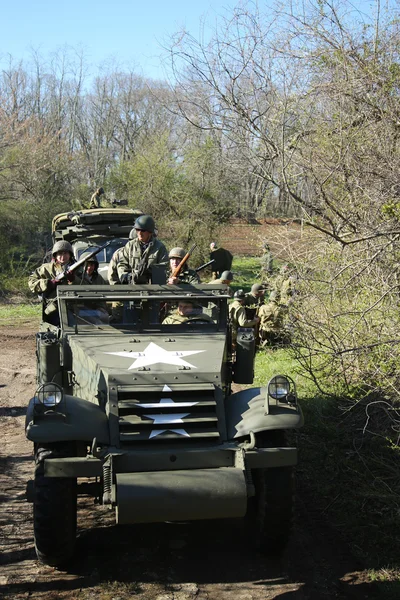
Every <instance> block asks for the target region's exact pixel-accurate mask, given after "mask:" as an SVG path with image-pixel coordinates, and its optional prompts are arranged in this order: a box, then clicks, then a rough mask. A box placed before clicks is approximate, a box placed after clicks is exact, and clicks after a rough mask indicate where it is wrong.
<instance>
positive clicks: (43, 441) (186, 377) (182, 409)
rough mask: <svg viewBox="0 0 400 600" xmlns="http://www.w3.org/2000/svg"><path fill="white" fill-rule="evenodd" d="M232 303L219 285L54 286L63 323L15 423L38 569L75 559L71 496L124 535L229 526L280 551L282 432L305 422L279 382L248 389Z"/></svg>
mask: <svg viewBox="0 0 400 600" xmlns="http://www.w3.org/2000/svg"><path fill="white" fill-rule="evenodd" d="M229 298H230V295H229V289H228V287H227V286H225V285H221V284H214V285H213V284H208V285H195V286H191V285H176V286H174V285H155V284H148V285H115V286H68V285H66V286H63V285H60V286H58V306H59V313H60V320H61V325H60V327H54V326H52V325H49V324H47V323H42V325H41V328H40V331H39V332H38V334H37V337H36V341H37V357H38V365H37V386H38V387H37V390H36V393H35V395H34V397H33V398H32V399H31V401H30V403H29V407H28V411H27V417H26V435H27V437H28V439H29V440H30V441H32V442H33V444H34V453H35V476H34V480H32V481H31V482H29V483H28V487H27V497H28V500H29V501H30V502H32V503H33V521H34V539H35V548H36V552H37V556H38V558H39V559H40V560H41V561H42V562H44V563H47V564H49V565H53V566H60V565H63V564H64V563H65V562H67V561H68V560H69V559H70V558H71V557H72V556H73V553H74V546H75V537H76V522H77V496H78V495H80V494H83V495H90V496H92V497H93V499H94V504H96V505H103V506H104V507H108V508H110V509H112V510H114V511H115V517H116V522H117V523H118V524H121V525H124V524H135V523H149V522H164V521H168V522H182V521H195V520H201V519H205V520H208V519H232V518H233V519H237V520H238V522H240V523H245V527H246V532H247V535H248V539H249V545H254V547H255V548H257V549H259V550H261V551H264V552H268V553H273V554H275V553H277V552H279V551H281V550H282V549H283V548H284V546H285V544H286V543H287V541H288V537H289V534H290V529H291V521H292V500H293V467H294V465H295V464H296V461H297V449H296V448H295V447H293V446H290V445H288V443H287V442H286V435H285V433H286V430H293V429H296V428H299V427H301V426H302V423H303V418H302V413H301V409H300V407H299V405H298V402H297V396H296V389H295V385H294V382H293V380H292V379H291V378H290V377H288V376H284V375H277V376H275V377H273V378H272V379H271V380H270V381H269V383H268V385H267V387H265V388H264V387H262V388H260V387H249V386H248V384H250V383H252V381H253V364H254V335H253V331H252V330H251V329H243V330H241V329H239V331H238V336H237V346H236V349H235V352H233V351H232V344H231V328H230V323H229V320H228V300H229ZM188 306H189V309H190V310H189V311H186V312H185V310H186V309H187V307H188ZM185 307H186V308H185ZM184 309H185V310H184ZM182 311H183V313H184V314H185V315H186V317H187V318H186V319H185V318H182V317H181V316H180V320H179V322H178V321H177V322H175V321H174V318H172V319H171V315H172V316H174V315H178V314H179V315H182V314H183V313H182ZM171 321H172V323H171ZM234 384H247V386H246V385H241V386H239V385H234Z"/></svg>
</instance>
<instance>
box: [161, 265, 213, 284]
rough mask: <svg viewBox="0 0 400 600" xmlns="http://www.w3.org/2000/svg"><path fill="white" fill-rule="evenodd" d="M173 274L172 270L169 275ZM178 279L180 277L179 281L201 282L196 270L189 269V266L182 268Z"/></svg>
mask: <svg viewBox="0 0 400 600" xmlns="http://www.w3.org/2000/svg"><path fill="white" fill-rule="evenodd" d="M171 276H172V271H171V273H170V274H169V277H171ZM178 279H179V283H190V284H193V285H194V284H196V283H200V277H199V276H198V274H197V273H196V271H195V270H194V269H189V267H188V268H187V269H185V268H183V269H182V271H181V272H180V273H179V275H178ZM214 283H215V282H214Z"/></svg>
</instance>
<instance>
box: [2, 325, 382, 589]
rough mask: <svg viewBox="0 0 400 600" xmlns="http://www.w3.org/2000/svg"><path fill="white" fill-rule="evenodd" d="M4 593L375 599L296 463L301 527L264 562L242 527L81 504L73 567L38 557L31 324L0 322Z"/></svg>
mask: <svg viewBox="0 0 400 600" xmlns="http://www.w3.org/2000/svg"><path fill="white" fill-rule="evenodd" d="M0 347H1V355H0V425H1V439H2V444H1V450H0V486H1V487H0V494H1V514H0V520H1V534H0V550H1V558H0V597H2V598H10V599H11V598H13V599H16V598H34V599H35V600H36V599H41V600H55V599H68V600H71V599H74V598H76V599H79V600H86V599H93V598H96V599H99V600H125V599H127V598H138V599H139V600H190V599H192V598H196V599H197V600H270V599H273V598H274V599H279V600H286V599H293V600H305V599H318V600H328V599H331V598H332V599H339V600H342V599H343V600H344V599H357V600H360V599H362V598H376V597H377V596H376V590H375V588H373V586H372V585H371V584H369V583H368V581H367V578H366V574H365V572H363V571H362V569H360V568H359V566H358V565H357V564H356V562H355V560H354V559H353V558H352V557H351V556H350V554H349V552H348V550H347V548H346V547H345V546H344V545H343V543H342V542H341V541H340V539H338V537H337V535H336V534H335V533H333V531H332V530H331V529H330V528H329V526H328V524H327V523H326V522H325V521H324V519H323V517H322V516H321V515H320V514H318V512H317V511H316V510H314V509H313V501H312V498H310V497H308V494H307V490H305V489H303V487H302V479H301V464H300V465H299V468H298V483H299V486H298V494H297V496H298V497H297V514H296V520H295V528H294V533H293V536H292V540H291V542H290V545H289V547H288V549H287V551H286V553H285V555H284V556H283V557H282V558H280V559H278V558H277V559H276V560H270V559H268V560H267V559H266V558H265V557H263V556H261V555H258V554H256V553H254V552H252V551H251V541H250V540H249V539H247V538H246V535H245V532H244V533H243V532H240V531H239V529H238V528H237V526H236V524H234V523H228V522H225V523H224V522H219V523H215V522H212V523H197V524H194V525H187V524H186V525H170V524H163V525H151V526H150V525H144V526H140V527H138V526H135V527H134V526H132V527H124V528H122V527H121V528H119V527H116V526H115V525H114V524H113V515H112V513H110V512H108V511H106V510H104V509H103V508H102V507H94V506H93V503H92V500H86V499H84V500H83V501H81V502H80V506H79V516H78V519H79V539H78V552H77V558H76V560H75V561H74V563H73V565H71V567H70V569H69V570H68V572H65V571H57V570H55V569H53V568H50V567H46V566H43V565H41V564H40V563H38V562H37V561H36V559H35V553H34V549H33V540H32V516H31V505H29V504H28V503H27V502H26V499H25V486H26V481H27V480H28V479H30V478H31V477H32V472H33V457H32V448H31V444H30V443H29V442H27V441H26V439H25V436H24V414H25V409H26V405H27V403H28V400H29V398H30V397H31V396H32V394H33V392H34V389H35V341H34V329H33V327H32V326H29V327H28V326H27V327H25V328H15V327H14V328H12V327H9V328H4V327H1V328H0Z"/></svg>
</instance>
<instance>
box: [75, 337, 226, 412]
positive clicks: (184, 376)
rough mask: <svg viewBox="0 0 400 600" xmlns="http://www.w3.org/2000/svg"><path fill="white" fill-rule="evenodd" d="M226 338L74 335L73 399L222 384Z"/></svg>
mask: <svg viewBox="0 0 400 600" xmlns="http://www.w3.org/2000/svg"><path fill="white" fill-rule="evenodd" d="M225 344H226V336H225V333H210V332H207V333H206V332H205V333H194V332H190V333H188V332H186V333H185V334H178V335H175V334H167V335H166V334H161V333H160V334H156V335H154V334H152V335H151V336H150V335H140V336H139V335H136V336H135V335H134V334H133V335H118V336H108V335H107V336H106V337H100V336H98V335H93V336H89V335H73V336H70V337H69V346H70V349H71V354H72V371H73V381H74V394H75V395H77V396H79V397H81V398H86V399H88V400H91V401H93V398H94V397H99V394H100V395H103V396H104V394H107V389H108V387H109V386H111V387H120V386H128V387H130V386H135V387H138V386H139V387H140V388H142V387H144V388H147V387H150V386H152V387H157V388H158V387H159V386H163V385H165V384H174V385H185V386H188V385H190V386H196V385H199V384H205V383H207V384H213V385H218V384H220V383H221V377H222V367H223V362H224V361H223V357H224V352H225Z"/></svg>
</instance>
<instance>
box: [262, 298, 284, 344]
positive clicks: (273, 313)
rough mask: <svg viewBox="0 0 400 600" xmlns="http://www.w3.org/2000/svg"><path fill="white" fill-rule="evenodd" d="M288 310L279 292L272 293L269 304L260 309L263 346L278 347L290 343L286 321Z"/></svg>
mask: <svg viewBox="0 0 400 600" xmlns="http://www.w3.org/2000/svg"><path fill="white" fill-rule="evenodd" d="M287 312H288V308H287V306H285V305H284V304H282V302H281V298H280V293H279V292H278V291H273V292H271V295H270V298H269V302H268V304H264V305H263V306H261V307H260V308H259V309H258V315H259V317H260V329H259V335H260V340H261V345H262V346H276V345H278V344H286V343H288V341H289V339H288V333H287V331H286V329H285V320H286V316H287Z"/></svg>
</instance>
